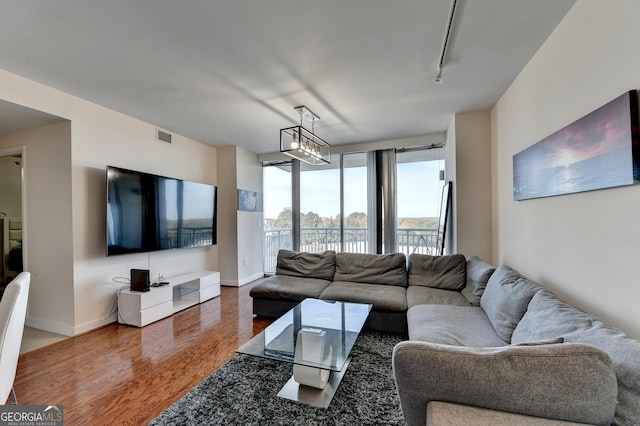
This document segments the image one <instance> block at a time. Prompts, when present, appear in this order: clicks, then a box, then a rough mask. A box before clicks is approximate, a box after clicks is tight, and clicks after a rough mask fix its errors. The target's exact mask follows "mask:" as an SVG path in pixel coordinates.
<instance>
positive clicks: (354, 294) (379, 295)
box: [320, 281, 407, 312]
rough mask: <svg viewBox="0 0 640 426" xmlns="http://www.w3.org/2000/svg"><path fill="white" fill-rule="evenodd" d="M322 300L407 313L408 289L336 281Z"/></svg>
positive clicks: (328, 288)
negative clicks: (366, 304) (370, 305)
mask: <svg viewBox="0 0 640 426" xmlns="http://www.w3.org/2000/svg"><path fill="white" fill-rule="evenodd" d="M320 299H322V300H340V301H343V302H355V303H370V304H372V305H373V309H375V310H378V311H391V312H406V311H407V293H406V289H405V288H404V287H400V286H394V285H382V284H363V283H354V282H345V281H334V282H332V283H331V285H329V286H328V287H327V288H326V289H325V290H324V291H323V292H322V294H321V295H320Z"/></svg>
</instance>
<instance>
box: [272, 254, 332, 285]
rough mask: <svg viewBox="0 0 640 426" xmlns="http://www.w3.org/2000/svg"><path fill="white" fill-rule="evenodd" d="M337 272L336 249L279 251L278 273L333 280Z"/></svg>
mask: <svg viewBox="0 0 640 426" xmlns="http://www.w3.org/2000/svg"><path fill="white" fill-rule="evenodd" d="M335 272H336V252H335V251H332V250H328V251H325V252H324V253H306V252H302V253H298V252H295V251H290V250H284V249H282V250H280V251H278V263H277V266H276V274H277V275H289V276H292V277H305V278H317V279H320V280H328V281H331V280H333V275H334V274H335Z"/></svg>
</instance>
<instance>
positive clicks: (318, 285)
mask: <svg viewBox="0 0 640 426" xmlns="http://www.w3.org/2000/svg"><path fill="white" fill-rule="evenodd" d="M329 284H331V281H326V280H318V279H315V278H299V277H291V276H288V275H274V276H272V277H269V278H265V279H264V280H263V281H261V282H260V283H258V284H256V285H255V286H254V287H253V288H252V289H251V291H250V292H249V294H250V295H251V297H256V298H261V299H284V300H292V301H302V300H304V299H306V298H307V297H313V298H316V299H319V298H320V294H321V293H322V291H323V290H324V289H325V288H327V287H328V286H329Z"/></svg>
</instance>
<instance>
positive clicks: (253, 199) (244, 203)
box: [238, 189, 262, 212]
mask: <svg viewBox="0 0 640 426" xmlns="http://www.w3.org/2000/svg"><path fill="white" fill-rule="evenodd" d="M238 210H241V211H248V212H261V211H262V192H254V191H245V190H244V189H238Z"/></svg>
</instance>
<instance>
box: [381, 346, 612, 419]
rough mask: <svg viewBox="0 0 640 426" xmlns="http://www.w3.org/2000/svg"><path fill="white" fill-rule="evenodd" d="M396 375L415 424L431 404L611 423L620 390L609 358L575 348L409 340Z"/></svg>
mask: <svg viewBox="0 0 640 426" xmlns="http://www.w3.org/2000/svg"><path fill="white" fill-rule="evenodd" d="M393 374H394V378H395V381H396V387H397V390H398V394H399V396H400V403H401V406H402V411H403V414H404V417H405V419H406V421H407V424H408V425H409V426H413V425H424V424H425V422H426V414H427V403H428V402H429V401H444V402H453V403H458V404H465V405H472V406H476V407H482V408H488V409H492V410H499V411H506V412H511V413H518V414H526V415H529V416H537V417H544V418H550V419H558V420H565V421H571V422H577V423H589V424H602V425H605V424H610V423H611V420H612V419H613V415H614V411H615V406H616V397H617V391H618V389H617V382H616V375H615V372H614V370H613V366H612V363H611V359H610V357H609V355H608V354H607V353H606V352H604V351H603V350H601V349H598V348H596V347H595V346H591V345H585V344H574V343H563V344H550V345H539V346H505V347H499V348H468V347H462V346H449V345H440V344H435V343H427V342H416V341H405V342H400V343H398V344H397V345H396V347H395V348H394V350H393Z"/></svg>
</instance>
